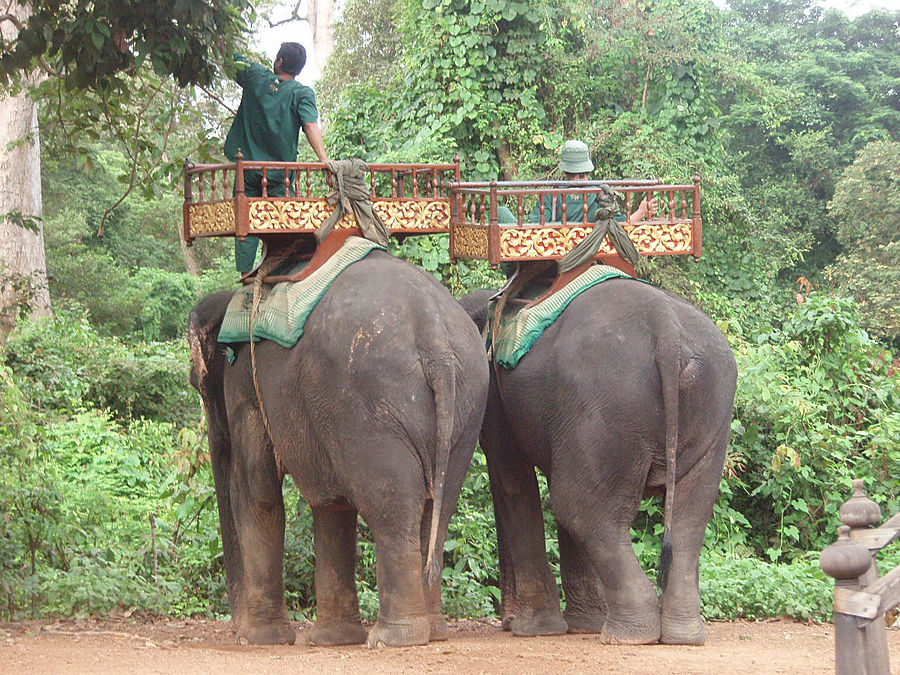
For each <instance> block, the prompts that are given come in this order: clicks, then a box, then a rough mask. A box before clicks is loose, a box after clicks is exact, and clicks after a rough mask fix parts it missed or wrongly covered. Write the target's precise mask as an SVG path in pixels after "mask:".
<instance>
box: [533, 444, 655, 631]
mask: <svg viewBox="0 0 900 675" xmlns="http://www.w3.org/2000/svg"><path fill="white" fill-rule="evenodd" d="M621 451H622V453H623V454H624V455H625V456H628V457H640V456H641V455H640V453H636V452H630V451H626V450H625V449H622V450H621ZM554 452H555V453H557V452H558V453H564V452H569V451H567V450H562V449H561V450H558V451H557V450H554ZM571 452H575V451H574V450H571ZM648 470H649V460H648V461H647V462H640V461H634V462H632V463H631V464H630V465H629V466H627V467H623V466H622V464H621V462H619V463H617V466H616V467H610V468H609V469H608V470H605V471H604V470H603V469H602V468H601V469H600V470H598V471H596V473H595V475H594V476H592V478H594V481H593V484H586V481H585V473H588V472H586V471H585V470H584V468H583V467H580V470H579V471H574V472H572V471H569V472H567V473H566V472H562V471H560V472H555V473H554V477H553V482H552V483H551V486H550V502H551V505H552V507H553V513H554V515H555V516H556V518H557V520H558V521H559V522H560V523H561V524H562V526H563V527H564V528H565V529H566V530H568V532H569V534H570V535H571V536H572V537H573V538H575V539H576V540H578V541H580V542H582V543H583V545H584V547H585V549H586V550H587V551H588V552H589V554H590V558H591V560H592V562H593V564H594V569H595V570H596V572H597V575H598V577H599V579H600V583H601V584H602V587H603V594H604V599H605V600H606V620H605V621H604V623H603V626H602V629H601V632H602V633H603V636H604V639H606V640H607V641H609V642H619V643H623V644H649V643H652V642H656V641H658V640H659V636H660V618H659V604H658V599H657V596H656V590H655V589H654V587H653V585H652V584H651V583H650V580H649V579H648V578H647V575H646V574H644V571H643V570H642V569H641V566H640V564H639V563H638V559H637V557H636V556H635V554H634V549H633V548H632V546H631V534H630V526H631V523H632V521H633V520H634V518H635V516H636V515H637V510H638V506H639V504H640V498H641V494H642V492H643V485H644V479H645V477H646V475H647V471H648ZM554 471H555V469H554ZM573 486H577V489H574V487H573Z"/></svg>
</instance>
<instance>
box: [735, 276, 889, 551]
mask: <svg viewBox="0 0 900 675" xmlns="http://www.w3.org/2000/svg"><path fill="white" fill-rule="evenodd" d="M736 357H737V361H738V370H739V373H740V377H739V380H738V392H737V398H736V402H735V416H736V419H735V422H734V424H733V426H732V430H733V434H732V441H731V447H730V449H729V464H728V472H727V478H726V483H727V484H728V490H727V493H726V492H723V496H726V495H727V499H728V504H729V506H730V507H731V508H733V509H735V510H737V511H738V512H740V513H741V514H743V516H744V517H745V518H746V520H747V521H749V522H750V523H752V524H753V529H752V530H750V529H749V528H748V529H747V531H746V540H747V542H748V543H749V544H750V545H752V546H753V548H754V549H755V550H756V552H757V553H758V554H761V555H762V554H765V555H767V556H768V557H769V558H771V559H772V560H781V559H783V558H793V557H796V556H797V555H799V554H800V553H801V552H802V551H808V550H821V548H823V547H824V546H825V545H826V544H827V543H829V541H830V540H831V538H832V537H833V532H834V526H835V524H836V523H837V522H838V519H837V511H838V508H839V506H840V504H841V503H843V501H844V500H845V499H846V498H847V489H848V488H849V485H850V481H851V479H852V478H855V477H862V478H864V479H865V481H866V486H867V488H868V489H869V491H870V494H871V496H872V498H873V499H875V500H876V501H877V502H879V503H880V504H881V505H882V508H884V509H885V510H886V511H887V512H891V513H893V512H895V511H897V509H898V507H900V494H898V492H897V486H896V481H895V480H894V477H895V476H896V475H897V472H898V470H900V464H898V462H900V452H898V448H900V382H898V378H897V376H896V375H892V374H891V371H890V364H891V357H890V355H889V354H888V353H887V352H885V350H884V349H883V348H882V347H880V346H879V345H878V344H877V343H875V342H873V341H872V340H871V339H870V338H869V337H868V336H867V334H866V333H865V332H864V331H862V330H861V329H860V328H859V326H858V316H857V314H856V311H855V306H854V304H853V302H852V301H851V300H849V299H842V298H835V297H832V296H828V295H825V294H821V293H812V294H811V295H810V296H809V297H808V298H806V301H805V302H804V303H803V304H802V305H800V306H799V307H797V308H796V310H795V311H794V312H793V313H792V314H791V315H790V316H788V317H786V320H785V321H784V324H783V326H782V327H781V329H779V330H773V331H771V332H770V333H768V334H761V335H759V336H757V337H756V339H755V340H752V341H746V342H744V341H738V342H737V344H736ZM720 502H721V499H720Z"/></svg>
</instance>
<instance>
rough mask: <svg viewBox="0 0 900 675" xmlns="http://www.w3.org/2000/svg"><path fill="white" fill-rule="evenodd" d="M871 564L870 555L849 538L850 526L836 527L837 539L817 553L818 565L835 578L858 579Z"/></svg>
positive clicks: (863, 547) (860, 545) (867, 550)
mask: <svg viewBox="0 0 900 675" xmlns="http://www.w3.org/2000/svg"><path fill="white" fill-rule="evenodd" d="M871 564H872V555H871V554H870V553H869V549H867V548H866V547H865V546H863V545H862V544H858V543H856V542H855V541H853V540H852V539H850V528H849V527H847V526H846V525H843V526H841V527H839V528H838V539H837V541H836V542H834V543H833V544H832V545H831V546H829V547H828V548H826V549H825V550H824V551H822V553H821V554H820V555H819V567H821V568H822V571H823V572H825V574H827V575H828V576H830V577H832V578H833V579H837V580H839V581H840V580H850V579H858V578H859V577H861V576H862V575H863V574H864V573H865V572H866V570H868V569H869V566H870V565H871Z"/></svg>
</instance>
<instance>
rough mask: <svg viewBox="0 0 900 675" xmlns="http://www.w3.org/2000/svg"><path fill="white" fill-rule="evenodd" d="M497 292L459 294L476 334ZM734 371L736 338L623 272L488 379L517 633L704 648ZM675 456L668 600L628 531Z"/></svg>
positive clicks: (490, 453)
mask: <svg viewBox="0 0 900 675" xmlns="http://www.w3.org/2000/svg"><path fill="white" fill-rule="evenodd" d="M490 293H491V292H487V291H476V292H475V293H472V294H470V295H468V296H466V297H464V298H462V299H461V302H462V304H463V306H464V307H465V308H466V310H467V311H468V312H469V314H470V315H471V316H472V317H473V319H474V320H475V322H476V324H478V325H479V326H483V324H484V320H485V313H486V310H485V301H486V299H487V297H488V296H489V295H490ZM736 376H737V370H736V366H735V361H734V356H733V354H732V352H731V349H730V348H729V346H728V342H727V341H726V340H725V338H724V336H723V335H722V334H721V333H720V332H719V330H718V329H717V328H716V326H715V325H714V324H713V323H712V321H710V319H709V318H708V317H707V316H706V315H705V314H703V313H702V312H700V311H699V310H697V309H696V308H695V307H693V306H692V305H690V304H689V303H687V302H685V301H683V300H681V299H679V298H676V297H674V296H672V295H669V294H667V293H665V292H664V291H661V290H659V289H657V288H654V287H652V286H649V285H647V284H642V283H638V282H635V281H630V280H619V279H614V280H610V281H607V282H604V283H602V284H600V285H598V286H595V287H593V288H590V289H588V290H587V291H585V292H584V293H582V294H581V295H579V296H578V297H576V298H575V299H574V300H573V301H572V302H571V304H570V305H569V306H568V307H567V308H566V310H565V311H564V312H563V313H562V314H561V315H560V317H559V319H558V320H557V321H556V322H555V323H554V324H553V325H551V326H550V327H549V328H548V329H547V330H546V331H545V332H544V334H543V335H542V336H541V337H540V338H539V339H538V341H537V342H536V343H535V345H534V346H533V347H532V348H531V351H530V352H529V353H528V354H527V355H526V356H525V357H524V358H523V359H522V360H521V361H520V362H519V364H518V365H517V366H516V367H515V368H514V369H512V370H505V369H503V368H498V369H496V370H495V371H494V372H492V373H491V391H490V394H489V396H488V405H487V412H486V413H485V421H484V425H483V427H482V432H481V445H482V448H483V449H484V451H485V454H486V456H487V460H488V471H489V473H490V477H491V489H492V492H493V498H494V509H495V516H496V519H497V536H498V543H499V553H500V576H501V591H502V598H503V600H502V614H503V616H502V618H503V621H504V627H506V628H510V629H511V630H512V631H513V633H514V634H517V635H542V634H554V633H561V632H565V631H566V630H568V631H570V632H602V633H603V635H604V637H605V639H607V640H609V641H616V642H624V643H635V644H640V643H649V642H656V641H657V640H659V641H662V642H667V643H681V644H699V643H702V642H703V641H704V640H705V637H706V632H705V629H704V628H703V623H702V621H701V618H700V596H699V589H698V558H699V554H700V548H701V544H702V542H703V535H704V531H705V528H706V523H707V521H708V520H709V518H710V516H711V514H712V508H713V503H714V502H715V500H716V495H717V493H718V486H719V481H720V479H721V474H722V466H723V463H724V459H725V450H726V446H727V443H728V436H729V431H730V426H731V416H732V405H733V401H734V391H735V381H736ZM498 384H499V388H498ZM667 440H668V442H669V449H670V450H672V452H670V453H668V454H667ZM667 457H668V458H669V460H670V462H669V466H670V468H673V469H674V471H675V473H674V476H675V483H674V490H672V491H671V496H672V497H673V499H672V502H671V504H667V509H666V528H667V534H668V536H667V541H668V542H669V543H670V544H671V548H669V546H667V545H664V547H663V548H664V554H663V556H662V557H661V560H660V563H661V567H662V568H666V569H667V570H668V576H667V581H664V582H663V584H664V589H663V593H662V598H661V602H660V601H659V600H658V598H657V594H656V591H655V589H654V587H653V585H652V584H651V583H650V581H649V580H648V579H647V577H646V575H645V574H644V572H643V571H642V570H641V568H640V566H639V564H638V561H637V558H636V557H635V555H634V550H633V549H632V546H631V538H630V536H629V527H630V525H631V523H632V521H633V520H634V518H635V515H636V514H637V509H638V506H639V503H640V500H641V497H642V496H644V495H645V494H660V493H664V492H665V486H666V475H667ZM535 466H537V467H538V468H539V469H540V470H541V471H542V472H543V473H544V474H545V475H546V476H547V479H548V483H549V492H550V505H551V508H552V510H553V514H554V516H555V518H556V520H557V523H558V525H559V549H560V572H561V576H562V582H563V590H564V592H565V599H566V611H565V618H563V616H562V615H561V614H560V602H559V595H558V593H557V589H556V585H555V583H554V580H553V576H552V574H551V572H550V568H549V566H548V564H547V558H546V553H545V548H544V530H543V520H542V517H541V505H540V502H539V499H538V489H537V482H536V478H535V472H534V467H535ZM669 551H671V558H668V552H669ZM669 561H670V563H671V564H670V565H669V564H668V562H669ZM663 576H665V575H663Z"/></svg>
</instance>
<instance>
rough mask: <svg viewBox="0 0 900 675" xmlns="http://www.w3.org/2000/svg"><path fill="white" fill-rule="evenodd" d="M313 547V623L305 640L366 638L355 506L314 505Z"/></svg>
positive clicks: (322, 641)
mask: <svg viewBox="0 0 900 675" xmlns="http://www.w3.org/2000/svg"><path fill="white" fill-rule="evenodd" d="M313 529H314V533H315V547H316V623H315V625H314V626H313V627H312V628H311V629H310V631H309V635H308V643H309V644H314V645H325V646H334V645H355V644H362V643H363V642H365V641H366V630H365V628H363V627H362V623H361V619H360V615H359V600H358V598H357V596H356V509H353V508H349V507H348V508H345V509H342V510H335V509H333V508H317V509H313Z"/></svg>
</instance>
